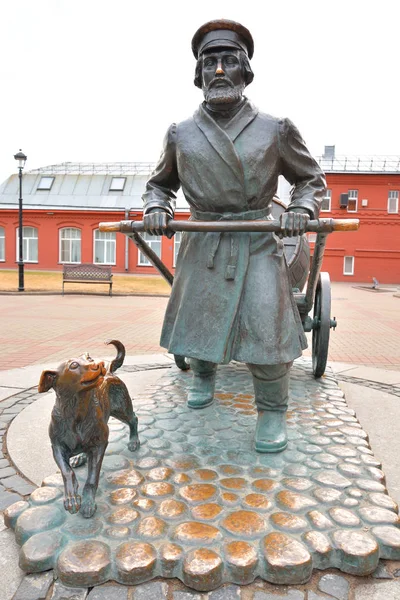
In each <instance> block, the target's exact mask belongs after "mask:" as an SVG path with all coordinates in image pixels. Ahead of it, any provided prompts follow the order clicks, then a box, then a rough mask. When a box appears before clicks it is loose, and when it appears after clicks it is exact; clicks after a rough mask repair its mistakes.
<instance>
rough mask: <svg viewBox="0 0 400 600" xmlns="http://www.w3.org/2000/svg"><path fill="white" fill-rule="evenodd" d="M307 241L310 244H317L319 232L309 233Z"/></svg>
mask: <svg viewBox="0 0 400 600" xmlns="http://www.w3.org/2000/svg"><path fill="white" fill-rule="evenodd" d="M307 241H308V243H309V244H315V242H316V241H317V234H316V233H307Z"/></svg>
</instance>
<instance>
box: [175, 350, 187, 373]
mask: <svg viewBox="0 0 400 600" xmlns="http://www.w3.org/2000/svg"><path fill="white" fill-rule="evenodd" d="M174 359H175V364H176V366H177V367H179V368H180V369H181V371H187V370H188V369H190V364H189V361H188V360H186V358H185V357H184V356H179V354H174Z"/></svg>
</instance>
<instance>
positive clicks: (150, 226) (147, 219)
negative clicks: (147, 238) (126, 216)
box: [143, 209, 175, 238]
mask: <svg viewBox="0 0 400 600" xmlns="http://www.w3.org/2000/svg"><path fill="white" fill-rule="evenodd" d="M170 220H171V217H170V215H169V214H168V213H166V212H164V211H163V210H158V209H155V210H152V211H150V212H148V213H147V215H145V216H144V217H143V225H144V230H145V232H146V233H149V234H150V235H166V236H167V238H172V236H173V235H174V234H175V232H174V231H171V230H170V229H168V221H170Z"/></svg>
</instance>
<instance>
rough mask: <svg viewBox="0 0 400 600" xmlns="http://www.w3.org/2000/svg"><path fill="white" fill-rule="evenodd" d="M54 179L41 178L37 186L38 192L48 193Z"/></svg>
mask: <svg viewBox="0 0 400 600" xmlns="http://www.w3.org/2000/svg"><path fill="white" fill-rule="evenodd" d="M54 179H55V177H41V178H40V181H39V185H38V186H37V189H38V190H46V191H50V190H51V186H52V185H53V182H54Z"/></svg>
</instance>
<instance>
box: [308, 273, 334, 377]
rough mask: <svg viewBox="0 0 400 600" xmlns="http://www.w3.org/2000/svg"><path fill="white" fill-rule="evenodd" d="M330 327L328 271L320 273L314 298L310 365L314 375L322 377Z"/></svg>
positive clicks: (326, 356) (326, 357)
mask: <svg viewBox="0 0 400 600" xmlns="http://www.w3.org/2000/svg"><path fill="white" fill-rule="evenodd" d="M330 329H331V281H330V278H329V273H321V274H320V276H319V280H318V284H317V290H316V292H315V300H314V327H313V331H312V366H313V373H314V377H322V375H323V374H324V373H325V368H326V362H327V360H328V347H329V334H330Z"/></svg>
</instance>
